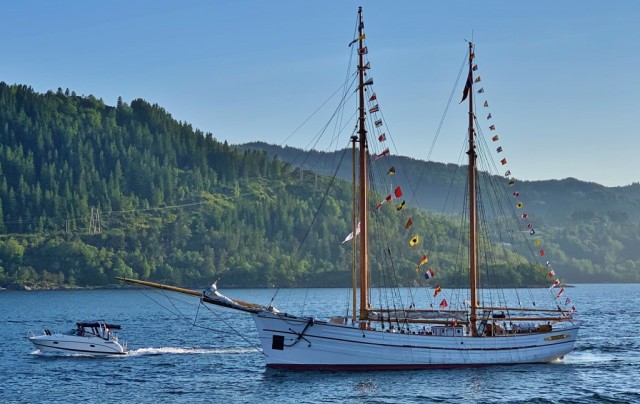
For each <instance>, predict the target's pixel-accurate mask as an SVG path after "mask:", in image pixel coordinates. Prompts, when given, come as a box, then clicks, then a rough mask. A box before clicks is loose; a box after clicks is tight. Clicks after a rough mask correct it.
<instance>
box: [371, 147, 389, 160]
mask: <svg viewBox="0 0 640 404" xmlns="http://www.w3.org/2000/svg"><path fill="white" fill-rule="evenodd" d="M388 155H389V148H386V149H384V150H383V151H382V153H380V154H376V155H375V156H373V159H374V160H377V159H379V158H382V157H384V156H388Z"/></svg>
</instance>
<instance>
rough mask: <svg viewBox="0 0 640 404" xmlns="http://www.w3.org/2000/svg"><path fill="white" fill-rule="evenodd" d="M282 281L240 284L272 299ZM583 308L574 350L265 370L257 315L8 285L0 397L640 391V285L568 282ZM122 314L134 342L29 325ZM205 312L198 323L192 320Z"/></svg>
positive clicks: (314, 299) (636, 397) (330, 398)
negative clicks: (46, 347)
mask: <svg viewBox="0 0 640 404" xmlns="http://www.w3.org/2000/svg"><path fill="white" fill-rule="evenodd" d="M273 292H274V291H273V290H232V291H226V293H227V294H228V295H230V296H233V297H236V298H239V299H242V300H248V301H253V302H256V303H263V304H266V303H268V302H269V299H270V298H271V296H272V295H273ZM568 292H569V293H570V296H571V299H572V302H573V304H575V305H576V308H577V309H578V312H577V313H576V314H578V315H579V316H578V317H579V318H581V319H583V320H584V328H583V329H582V330H581V334H580V336H579V341H578V343H577V346H576V350H575V351H574V352H573V353H572V354H570V355H568V356H567V357H566V358H565V360H564V361H561V362H557V363H552V364H547V365H526V366H499V367H487V368H477V369H453V370H425V371H410V372H409V371H407V372H404V371H403V372H398V371H396V372H336V373H333V372H291V371H273V370H267V369H266V368H265V365H264V361H263V359H262V354H261V353H260V351H259V349H256V347H255V346H256V345H257V344H258V340H257V334H256V332H255V328H254V325H253V321H252V320H251V318H250V317H249V316H247V315H240V316H238V315H237V313H234V312H230V311H228V310H225V309H218V308H216V309H212V308H209V307H204V306H199V305H198V300H197V299H195V298H194V299H191V298H189V297H187V296H182V295H177V294H173V293H169V292H164V293H161V292H160V293H159V292H155V291H151V290H148V289H147V290H143V291H140V290H90V291H89V290H82V291H47V292H14V291H4V292H0V341H1V342H2V345H1V349H0V402H2V403H13V402H19V403H22V402H76V401H83V402H159V403H163V402H171V403H174V402H214V403H217V402H225V403H236V402H237V403H257V402H273V403H282V402H292V403H318V402H325V403H326V402H329V403H332V402H347V403H360V402H362V403H364V402H366V403H398V402H402V403H414V402H509V403H512V402H542V403H547V402H548V403H555V402H558V403H582V402H612V403H620V402H630V403H631V402H640V387H638V377H639V376H640V335H638V332H637V330H638V326H640V321H639V320H638V318H639V315H640V285H577V286H576V287H575V288H572V289H570V290H568ZM346 295H347V292H346V291H345V290H342V289H313V290H303V289H292V290H283V291H280V293H279V294H278V300H277V301H276V306H277V307H279V308H281V309H282V308H286V310H287V311H289V312H290V313H293V314H301V312H302V311H303V310H304V311H305V312H306V313H319V316H322V315H328V314H331V313H332V312H334V313H335V312H336V311H339V309H341V307H336V302H337V301H340V302H342V301H344V300H345V297H346ZM95 319H105V320H108V321H111V322H118V323H120V324H121V325H122V327H123V329H122V330H121V331H120V338H121V340H122V339H124V340H127V342H128V347H129V350H130V351H131V353H130V354H129V355H128V356H124V357H107V358H93V357H87V356H57V355H50V354H48V355H43V354H39V353H38V352H37V351H36V350H35V349H34V347H33V346H32V344H31V343H30V342H29V341H28V340H27V339H26V338H25V337H26V334H27V332H28V331H29V330H33V331H36V332H38V333H39V332H41V330H42V328H44V327H50V328H53V329H58V330H60V331H66V330H67V329H70V328H72V327H73V325H74V322H75V321H77V320H95ZM194 321H195V326H194Z"/></svg>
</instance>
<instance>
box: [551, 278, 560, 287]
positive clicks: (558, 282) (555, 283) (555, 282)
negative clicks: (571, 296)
mask: <svg viewBox="0 0 640 404" xmlns="http://www.w3.org/2000/svg"><path fill="white" fill-rule="evenodd" d="M559 284H560V279H556V280H555V281H553V285H551V286H549V289H553V288H555V287H556V286H558V285H559Z"/></svg>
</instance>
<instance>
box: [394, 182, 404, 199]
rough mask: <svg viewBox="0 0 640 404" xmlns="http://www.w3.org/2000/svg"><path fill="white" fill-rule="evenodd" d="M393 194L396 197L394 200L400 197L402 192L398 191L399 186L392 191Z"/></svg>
mask: <svg viewBox="0 0 640 404" xmlns="http://www.w3.org/2000/svg"><path fill="white" fill-rule="evenodd" d="M393 193H394V194H395V195H396V198H401V197H402V190H401V189H400V185H398V187H397V188H396V189H395V191H393Z"/></svg>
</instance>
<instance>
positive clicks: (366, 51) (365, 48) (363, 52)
mask: <svg viewBox="0 0 640 404" xmlns="http://www.w3.org/2000/svg"><path fill="white" fill-rule="evenodd" d="M358 53H359V54H360V55H366V54H367V53H369V51H368V50H367V47H366V46H365V47H364V48H362V49H358Z"/></svg>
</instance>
